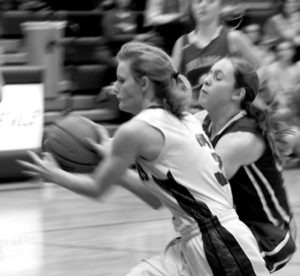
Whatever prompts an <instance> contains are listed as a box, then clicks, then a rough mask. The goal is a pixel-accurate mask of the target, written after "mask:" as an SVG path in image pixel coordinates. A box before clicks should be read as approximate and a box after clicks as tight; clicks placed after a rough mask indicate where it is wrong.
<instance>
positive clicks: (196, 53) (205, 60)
mask: <svg viewBox="0 0 300 276" xmlns="http://www.w3.org/2000/svg"><path fill="white" fill-rule="evenodd" d="M190 1H191V7H190V11H191V17H192V18H193V19H194V20H195V25H196V27H195V29H194V30H193V31H192V32H190V33H188V34H184V35H182V36H181V37H180V38H179V39H178V40H177V41H176V43H175V46H174V49H173V53H172V57H173V60H174V64H175V66H176V68H177V69H178V71H179V72H180V73H182V74H183V75H185V76H186V77H187V79H188V80H189V81H190V83H191V84H192V87H193V94H194V95H193V96H194V99H195V101H194V103H195V102H198V96H199V91H200V87H201V85H202V84H203V79H204V78H205V75H206V74H207V72H208V71H209V69H210V68H211V66H212V65H213V64H214V63H215V62H216V61H218V60H219V59H221V58H222V57H225V56H227V55H229V54H239V55H241V56H243V57H245V58H246V59H247V60H249V61H251V62H252V63H253V65H254V66H256V67H259V64H260V62H259V59H258V56H257V55H256V54H255V50H254V47H253V45H252V43H251V41H250V40H249V38H248V37H247V36H246V35H245V34H244V33H242V32H241V31H238V30H233V29H232V28H228V27H226V25H225V24H224V22H222V18H221V14H222V10H223V8H224V7H225V5H224V3H223V2H225V1H224V0H190ZM196 109H197V108H196Z"/></svg>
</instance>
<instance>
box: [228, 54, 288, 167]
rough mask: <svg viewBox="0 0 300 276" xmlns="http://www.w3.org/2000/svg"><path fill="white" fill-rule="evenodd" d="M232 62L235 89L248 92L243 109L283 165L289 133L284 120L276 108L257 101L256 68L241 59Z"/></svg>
mask: <svg viewBox="0 0 300 276" xmlns="http://www.w3.org/2000/svg"><path fill="white" fill-rule="evenodd" d="M230 60H231V63H232V64H233V67H234V70H235V71H234V76H235V87H236V88H244V89H245V91H246V93H245V97H244V99H243V100H242V102H241V108H242V109H244V110H246V112H247V114H248V116H249V117H251V118H253V119H254V120H255V121H256V122H257V124H258V127H259V129H260V131H261V133H262V136H263V137H264V138H265V140H266V142H267V144H268V145H269V147H270V149H271V151H272V153H273V155H274V157H275V159H276V160H277V161H279V162H280V163H282V161H283V157H284V156H285V154H286V151H287V148H288V144H287V142H286V140H285V139H284V137H285V135H286V134H287V133H289V128H288V126H287V125H286V123H285V120H284V118H282V117H281V115H280V114H279V113H278V112H277V109H276V108H274V107H270V106H267V105H266V104H265V103H264V102H263V101H259V100H255V99H256V95H257V93H258V91H259V79H258V76H257V74H256V71H255V68H254V67H253V66H252V65H251V64H250V63H249V62H247V61H246V60H244V59H242V58H239V57H231V58H230Z"/></svg>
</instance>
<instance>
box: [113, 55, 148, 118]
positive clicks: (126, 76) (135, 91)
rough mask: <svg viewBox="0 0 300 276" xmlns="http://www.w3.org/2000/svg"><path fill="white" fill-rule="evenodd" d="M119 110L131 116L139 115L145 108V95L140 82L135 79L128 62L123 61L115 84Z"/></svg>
mask: <svg viewBox="0 0 300 276" xmlns="http://www.w3.org/2000/svg"><path fill="white" fill-rule="evenodd" d="M115 89H116V92H117V98H118V100H119V108H120V109H121V110H123V111H126V112H129V113H131V114H137V113H138V112H140V111H141V109H142V106H143V93H142V91H141V87H140V85H139V84H138V82H137V81H136V80H135V79H134V77H133V75H132V73H131V70H130V64H129V62H128V61H121V62H120V63H119V64H118V68H117V82H116V83H115Z"/></svg>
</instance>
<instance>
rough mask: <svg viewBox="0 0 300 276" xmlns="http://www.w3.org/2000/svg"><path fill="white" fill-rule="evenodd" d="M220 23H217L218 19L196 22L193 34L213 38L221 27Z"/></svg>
mask: <svg viewBox="0 0 300 276" xmlns="http://www.w3.org/2000/svg"><path fill="white" fill-rule="evenodd" d="M222 27H223V26H222V25H220V24H219V22H218V21H212V22H208V23H204V22H203V23H202V24H198V25H197V27H196V29H195V34H196V35H197V36H198V37H205V38H211V39H213V38H214V37H216V36H218V35H219V33H220V31H221V29H222Z"/></svg>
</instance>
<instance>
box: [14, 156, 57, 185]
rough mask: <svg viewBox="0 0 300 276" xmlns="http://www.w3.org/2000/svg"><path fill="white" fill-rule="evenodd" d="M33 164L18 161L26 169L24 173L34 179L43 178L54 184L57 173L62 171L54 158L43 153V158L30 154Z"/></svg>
mask: <svg viewBox="0 0 300 276" xmlns="http://www.w3.org/2000/svg"><path fill="white" fill-rule="evenodd" d="M28 154H29V156H30V158H31V159H32V162H28V161H24V160H18V163H19V164H21V165H22V166H23V167H24V170H23V173H24V174H26V175H28V176H32V177H41V178H42V179H43V180H45V181H48V182H54V181H53V180H54V178H55V171H56V170H57V169H60V167H59V165H58V163H57V162H56V160H55V159H54V157H53V156H52V155H51V154H50V153H48V152H44V153H42V158H41V157H39V156H38V155H37V154H36V153H34V152H32V151H29V152H28Z"/></svg>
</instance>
